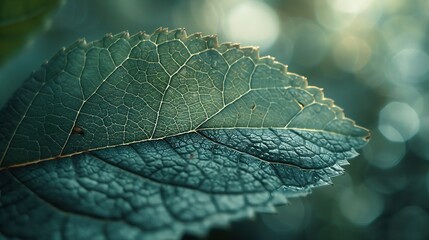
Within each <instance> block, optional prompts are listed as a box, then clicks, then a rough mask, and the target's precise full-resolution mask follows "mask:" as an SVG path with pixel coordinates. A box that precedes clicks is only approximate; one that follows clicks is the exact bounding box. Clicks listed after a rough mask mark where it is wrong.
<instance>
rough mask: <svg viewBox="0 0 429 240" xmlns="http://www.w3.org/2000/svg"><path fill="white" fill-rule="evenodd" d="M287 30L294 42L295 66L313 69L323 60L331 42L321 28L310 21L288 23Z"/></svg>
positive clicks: (294, 20) (299, 20)
mask: <svg viewBox="0 0 429 240" xmlns="http://www.w3.org/2000/svg"><path fill="white" fill-rule="evenodd" d="M285 29H286V32H287V34H288V35H289V36H292V38H293V41H294V57H293V62H294V63H295V64H299V65H300V66H303V67H313V66H315V65H317V64H319V63H320V62H321V61H322V60H323V58H324V57H325V55H326V52H327V49H328V45H329V42H328V39H327V37H326V34H325V32H324V31H323V30H322V29H321V28H320V27H318V26H317V25H316V24H314V23H312V22H310V21H306V20H303V19H293V20H289V21H288V26H286V27H285Z"/></svg>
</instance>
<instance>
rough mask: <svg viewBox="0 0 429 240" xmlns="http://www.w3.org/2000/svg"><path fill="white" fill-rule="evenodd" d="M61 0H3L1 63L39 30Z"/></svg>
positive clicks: (1, 8)
mask: <svg viewBox="0 0 429 240" xmlns="http://www.w3.org/2000/svg"><path fill="white" fill-rule="evenodd" d="M61 2H62V1H61V0H36V1H34V0H31V1H28V0H2V1H1V2H0V64H3V63H4V62H5V61H6V60H7V59H8V58H9V57H10V56H12V55H13V54H15V53H16V52H17V51H18V50H19V49H20V48H21V47H22V46H24V45H25V43H27V42H28V40H29V39H30V38H31V37H32V36H33V35H34V34H35V33H36V32H38V31H39V30H40V29H41V28H42V27H43V25H44V24H45V23H46V21H47V20H48V19H49V17H50V16H51V15H52V12H53V11H54V10H55V9H57V7H58V6H59V5H60V3H61Z"/></svg>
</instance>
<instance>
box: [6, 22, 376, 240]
mask: <svg viewBox="0 0 429 240" xmlns="http://www.w3.org/2000/svg"><path fill="white" fill-rule="evenodd" d="M0 129H1V131H0V154H1V155H0V156H1V162H0V163H1V164H0V167H2V168H3V170H2V171H0V192H1V193H2V194H1V195H0V233H1V234H2V235H4V236H10V237H21V238H27V237H28V238H53V237H55V236H64V237H65V238H72V239H76V238H95V237H99V238H138V239H156V238H159V239H178V238H179V237H180V236H181V235H182V233H183V232H189V233H193V234H197V235H203V234H205V233H206V232H207V230H208V229H209V228H210V227H212V226H219V225H225V224H227V223H228V222H229V221H231V220H235V219H240V218H243V217H246V216H249V215H251V214H253V213H254V212H255V211H256V212H267V211H273V206H274V205H276V204H281V203H285V202H286V197H294V196H302V195H305V194H307V193H309V192H310V189H311V188H312V187H315V186H320V185H326V184H329V183H330V182H331V177H334V176H337V175H339V174H341V173H342V172H343V169H342V168H341V165H344V164H346V163H347V159H350V158H352V157H355V156H356V155H357V153H356V151H355V149H358V148H361V147H362V146H363V145H365V143H366V142H367V140H368V134H369V133H368V131H367V130H366V129H363V128H361V127H358V126H356V125H355V124H354V122H352V121H351V120H350V119H347V118H345V117H344V115H343V113H342V110H341V109H340V108H338V107H336V106H335V105H334V104H333V101H332V100H329V99H326V98H324V96H323V94H322V92H321V90H320V89H318V88H316V87H309V86H307V82H306V79H305V78H303V77H301V76H298V75H295V74H292V73H288V72H287V71H286V66H284V65H282V64H280V63H278V62H275V61H274V60H273V59H272V58H270V57H264V58H260V57H259V56H258V51H257V49H255V48H240V47H239V46H238V45H237V44H229V43H227V44H221V45H219V44H218V43H217V38H216V37H214V36H207V37H201V35H200V34H194V35H191V36H187V35H186V33H185V32H184V30H174V31H167V30H165V29H159V30H158V31H156V32H155V33H153V34H151V35H147V34H144V33H139V34H136V35H133V36H129V35H128V33H122V34H118V35H115V36H111V35H110V36H106V37H105V38H103V39H102V40H100V41H96V42H92V43H86V42H85V41H79V42H77V43H76V44H74V45H72V46H71V47H69V48H67V49H63V50H61V51H60V52H59V53H58V54H57V55H56V56H54V57H53V58H52V59H51V60H50V61H49V63H47V64H45V65H44V66H43V67H42V68H41V69H40V70H39V71H37V72H35V73H34V74H33V75H32V76H31V77H30V78H29V79H28V81H27V82H26V83H25V84H24V86H23V87H22V88H21V89H20V90H19V91H18V92H17V93H16V94H15V96H14V98H13V99H12V100H11V101H10V102H9V104H8V105H7V106H6V108H5V109H3V110H2V112H1V114H0ZM58 158H61V159H58ZM53 159H56V160H53ZM47 160H52V161H47ZM34 163H38V164H34ZM19 166H21V167H19ZM41 222H43V223H44V224H42V225H39V223H41ZM22 229H31V231H22Z"/></svg>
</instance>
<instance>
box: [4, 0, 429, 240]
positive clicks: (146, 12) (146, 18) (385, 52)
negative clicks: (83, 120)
mask: <svg viewBox="0 0 429 240" xmlns="http://www.w3.org/2000/svg"><path fill="white" fill-rule="evenodd" d="M427 9H429V1H427V0H411V1H406V0H388V1H376V0H362V1H354V0H303V1H291V0H288V1H282V0H266V1H258V0H218V1H208V0H205V1H203V0H201V1H190V0H189V1H185V0H183V1H167V0H158V1H149V0H124V1H113V0H97V1H84V0H77V1H68V2H67V3H66V4H65V6H64V7H62V8H61V9H60V11H59V12H58V14H56V16H55V18H54V19H53V21H52V27H51V28H50V30H48V31H47V32H45V33H44V34H42V35H41V36H40V37H38V38H37V39H36V40H35V41H34V43H33V44H32V45H31V46H30V47H28V48H26V50H25V51H24V52H22V53H21V54H20V55H18V56H17V57H16V58H14V59H12V60H11V61H9V62H8V63H7V64H6V65H4V66H3V67H2V68H0V86H1V87H0V105H3V104H4V103H5V101H6V100H7V99H8V98H9V97H10V95H11V94H12V93H13V92H14V90H15V89H16V88H17V87H18V86H19V85H20V83H21V82H22V81H21V80H25V78H26V77H27V76H28V75H29V73H30V72H31V71H32V70H33V69H37V68H38V67H39V66H40V64H41V63H43V62H44V61H46V60H47V59H49V58H50V57H51V56H52V55H53V54H54V53H55V52H56V51H58V50H59V49H60V48H61V47H62V46H65V45H70V44H71V43H72V42H73V41H75V40H76V39H78V38H82V37H86V39H87V40H88V41H91V40H94V39H99V38H100V37H101V36H103V35H104V34H105V33H117V32H121V31H124V30H129V31H130V33H136V32H138V31H146V32H152V31H154V30H155V29H156V28H158V27H168V28H170V29H174V28H178V27H185V28H186V29H187V30H188V32H189V33H192V32H197V31H201V32H203V34H218V36H219V39H220V42H226V41H235V42H241V43H242V45H259V46H260V49H261V55H271V56H274V57H276V58H277V59H278V61H280V62H283V63H287V64H288V65H289V70H290V71H291V72H295V73H298V74H301V75H304V76H306V77H308V79H309V84H310V85H316V86H321V87H324V88H325V94H326V96H327V97H329V98H332V99H335V101H336V103H337V104H338V105H339V106H341V107H342V108H344V109H345V113H346V115H347V116H349V117H351V118H353V119H355V120H356V121H357V122H358V123H359V125H362V126H366V127H368V128H370V129H371V131H372V134H373V136H372V140H371V141H370V143H369V144H368V145H367V146H366V147H365V148H364V150H363V151H362V152H361V156H360V157H359V158H356V159H353V160H352V164H351V165H350V166H348V167H346V170H347V173H346V174H345V175H344V176H341V177H338V178H336V179H334V185H333V186H330V187H329V186H328V187H323V188H318V189H316V190H315V191H314V193H313V194H311V195H309V196H308V197H306V198H299V199H293V200H291V203H290V204H289V205H287V206H280V207H278V213H276V214H260V215H258V216H255V218H254V220H250V221H243V222H239V223H234V224H232V227H231V228H229V229H214V230H213V231H211V233H210V235H209V236H207V239H220V238H222V239H429V229H428V228H427V226H429V137H428V136H429V107H428V105H429V11H427ZM186 238H187V239H194V237H192V236H186Z"/></svg>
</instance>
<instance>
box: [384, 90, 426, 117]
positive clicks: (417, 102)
mask: <svg viewBox="0 0 429 240" xmlns="http://www.w3.org/2000/svg"><path fill="white" fill-rule="evenodd" d="M387 93H388V94H389V95H388V97H389V98H390V99H395V100H396V101H399V102H406V103H407V104H409V105H410V106H411V107H412V108H413V109H414V110H415V111H416V112H417V113H418V114H421V113H422V112H423V110H424V109H425V108H426V107H425V102H424V99H423V96H422V94H421V93H420V90H419V89H418V88H416V87H415V86H413V85H408V84H401V85H394V86H392V88H391V89H389V90H388V91H387Z"/></svg>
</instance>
